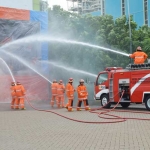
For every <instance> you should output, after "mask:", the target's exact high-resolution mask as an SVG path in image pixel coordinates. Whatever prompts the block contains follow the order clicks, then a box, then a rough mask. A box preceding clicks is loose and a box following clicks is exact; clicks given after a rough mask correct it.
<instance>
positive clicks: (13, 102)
mask: <svg viewBox="0 0 150 150" xmlns="http://www.w3.org/2000/svg"><path fill="white" fill-rule="evenodd" d="M15 87H16V85H15V82H12V83H11V88H10V89H11V97H12V101H11V109H14V108H15V102H16V98H17V97H16V91H15Z"/></svg>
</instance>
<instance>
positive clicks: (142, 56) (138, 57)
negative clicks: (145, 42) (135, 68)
mask: <svg viewBox="0 0 150 150" xmlns="http://www.w3.org/2000/svg"><path fill="white" fill-rule="evenodd" d="M129 57H130V58H133V59H134V64H143V63H144V61H145V60H146V59H147V57H148V56H147V54H146V53H144V52H143V51H142V48H141V47H140V46H138V47H137V49H136V52H134V53H133V54H129Z"/></svg>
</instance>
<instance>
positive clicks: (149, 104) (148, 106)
mask: <svg viewBox="0 0 150 150" xmlns="http://www.w3.org/2000/svg"><path fill="white" fill-rule="evenodd" d="M145 107H146V109H147V110H150V95H149V96H148V97H146V99H145Z"/></svg>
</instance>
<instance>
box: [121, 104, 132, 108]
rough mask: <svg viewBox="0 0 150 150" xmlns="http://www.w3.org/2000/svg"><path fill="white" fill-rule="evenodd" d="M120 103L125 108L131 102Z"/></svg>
mask: <svg viewBox="0 0 150 150" xmlns="http://www.w3.org/2000/svg"><path fill="white" fill-rule="evenodd" d="M120 105H121V106H122V107H123V108H127V107H128V106H129V105H130V103H120Z"/></svg>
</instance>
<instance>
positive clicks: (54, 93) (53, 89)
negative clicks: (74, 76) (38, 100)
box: [51, 83, 58, 107]
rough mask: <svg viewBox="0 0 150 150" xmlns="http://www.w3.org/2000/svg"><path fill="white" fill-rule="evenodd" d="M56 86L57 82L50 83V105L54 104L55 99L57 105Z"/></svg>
mask: <svg viewBox="0 0 150 150" xmlns="http://www.w3.org/2000/svg"><path fill="white" fill-rule="evenodd" d="M57 86H58V83H52V84H51V93H52V97H51V106H52V107H53V106H54V101H56V103H57V105H58V101H57Z"/></svg>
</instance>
